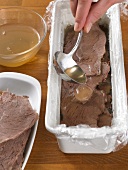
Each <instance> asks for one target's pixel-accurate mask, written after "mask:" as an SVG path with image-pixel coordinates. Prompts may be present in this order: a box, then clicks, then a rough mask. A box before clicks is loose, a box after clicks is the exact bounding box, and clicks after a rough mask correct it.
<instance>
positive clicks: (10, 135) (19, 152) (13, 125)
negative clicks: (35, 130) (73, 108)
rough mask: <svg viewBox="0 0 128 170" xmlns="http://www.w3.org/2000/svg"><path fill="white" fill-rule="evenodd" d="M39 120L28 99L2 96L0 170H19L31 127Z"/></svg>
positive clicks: (0, 99)
mask: <svg viewBox="0 0 128 170" xmlns="http://www.w3.org/2000/svg"><path fill="white" fill-rule="evenodd" d="M37 119H38V114H37V113H36V112H35V111H34V110H33V109H32V107H31V104H30V102H29V100H28V98H27V97H22V96H17V95H15V94H12V93H10V92H7V91H5V92H2V94H1V95H0V170H14V169H15V170H18V169H20V168H21V166H22V163H23V152H24V149H25V146H26V142H27V140H28V137H29V134H30V131H31V127H32V126H33V125H34V124H35V122H36V121H37Z"/></svg>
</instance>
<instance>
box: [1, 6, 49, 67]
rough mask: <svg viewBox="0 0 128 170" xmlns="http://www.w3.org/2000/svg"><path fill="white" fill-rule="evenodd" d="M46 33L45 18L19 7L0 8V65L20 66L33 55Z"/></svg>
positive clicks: (31, 58)
mask: <svg viewBox="0 0 128 170" xmlns="http://www.w3.org/2000/svg"><path fill="white" fill-rule="evenodd" d="M46 33H47V26H46V23H45V20H44V19H43V17H42V16H41V15H39V14H38V13H37V12H35V11H33V10H28V9H25V8H21V7H8V8H1V9H0V65H3V66H8V67H17V66H21V65H23V64H25V63H27V62H29V61H31V60H33V58H34V57H35V55H36V53H37V52H38V51H39V49H40V47H41V45H42V42H43V40H44V38H45V36H46Z"/></svg>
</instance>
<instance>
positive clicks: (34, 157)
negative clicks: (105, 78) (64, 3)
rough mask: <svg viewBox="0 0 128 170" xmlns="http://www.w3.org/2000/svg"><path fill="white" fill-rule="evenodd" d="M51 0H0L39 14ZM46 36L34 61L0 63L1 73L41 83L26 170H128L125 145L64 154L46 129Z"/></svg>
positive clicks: (126, 39) (127, 37)
mask: <svg viewBox="0 0 128 170" xmlns="http://www.w3.org/2000/svg"><path fill="white" fill-rule="evenodd" d="M49 2H50V0H38V1H37V0H22V1H18V0H11V1H9V0H0V5H1V6H9V5H10V6H11V5H14V6H16V5H22V6H24V7H26V8H29V9H33V10H35V11H37V12H38V13H40V14H41V15H42V16H43V15H44V13H45V8H46V6H47V5H48V4H49ZM127 32H128V21H125V22H122V33H123V49H124V61H125V71H126V80H127V87H128V33H127ZM48 42H49V35H48V34H47V36H46V38H45V40H44V43H43V44H42V47H41V50H40V51H39V52H38V54H37V55H36V57H35V60H34V61H32V62H30V63H28V64H25V65H23V66H20V67H17V68H9V67H3V66H0V72H7V71H10V72H20V73H24V74H28V75H30V76H33V77H35V78H36V79H38V80H39V81H40V83H41V86H42V104H41V112H40V120H39V127H38V131H37V135H36V140H35V143H34V146H33V150H32V152H31V156H30V158H29V161H28V164H27V166H26V168H25V170H53V169H54V170H103V169H104V170H109V169H110V170H117V169H119V170H128V146H125V147H124V148H123V149H121V150H120V151H118V152H114V153H110V154H107V155H98V154H64V153H62V152H61V151H60V150H59V148H58V144H57V140H56V138H55V136H54V135H53V134H51V133H49V132H48V131H47V130H46V129H45V125H44V120H45V107H46V98H47V75H48V51H49V45H48Z"/></svg>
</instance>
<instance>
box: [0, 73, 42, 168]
mask: <svg viewBox="0 0 128 170" xmlns="http://www.w3.org/2000/svg"><path fill="white" fill-rule="evenodd" d="M5 90H8V91H9V92H11V93H14V94H16V95H22V96H23V95H24V96H28V97H29V101H30V103H31V106H32V108H33V109H34V110H36V112H37V113H38V115H39V114H40V106H41V86H40V83H39V81H38V80H36V79H35V78H33V77H31V76H28V75H25V74H21V73H14V72H3V73H0V91H5ZM37 126H38V121H37V122H36V123H35V125H34V126H33V127H32V131H31V134H30V136H29V140H28V142H27V145H26V148H25V154H24V162H23V165H22V170H24V168H25V166H26V164H27V161H28V158H29V155H30V153H31V150H32V147H33V144H34V140H35V136H36V131H37Z"/></svg>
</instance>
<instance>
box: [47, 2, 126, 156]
mask: <svg viewBox="0 0 128 170" xmlns="http://www.w3.org/2000/svg"><path fill="white" fill-rule="evenodd" d="M100 22H101V24H104V25H107V26H108V28H109V47H110V49H109V50H110V62H111V82H112V107H113V120H112V126H111V127H102V128H90V127H87V126H86V125H83V126H79V125H78V126H75V127H66V125H60V95H61V78H60V76H58V75H57V73H56V71H55V69H54V67H53V56H54V53H55V52H56V51H60V50H63V42H64V29H65V28H66V26H67V25H69V24H70V25H72V24H73V23H74V18H73V16H72V14H71V11H70V5H69V1H68V0H57V1H56V2H55V4H54V7H53V12H52V25H51V36H50V56H49V74H48V82H47V85H48V92H47V105H46V115H45V126H46V128H47V130H48V131H50V132H51V133H53V134H55V136H56V137H57V141H58V145H59V148H60V150H61V151H62V152H64V153H104V154H105V153H110V152H112V151H115V150H117V148H118V147H119V146H124V145H125V144H126V143H127V129H128V127H127V124H128V112H127V93H126V80H125V71H124V59H123V48H122V35H121V26H120V10H119V5H114V6H113V7H111V8H110V9H109V10H108V11H107V13H106V14H105V15H104V16H103V17H102V19H101V21H100Z"/></svg>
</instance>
